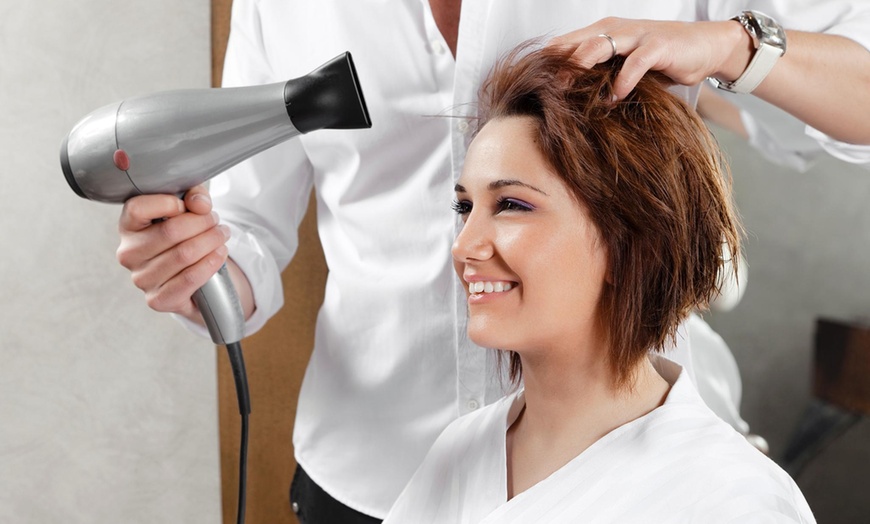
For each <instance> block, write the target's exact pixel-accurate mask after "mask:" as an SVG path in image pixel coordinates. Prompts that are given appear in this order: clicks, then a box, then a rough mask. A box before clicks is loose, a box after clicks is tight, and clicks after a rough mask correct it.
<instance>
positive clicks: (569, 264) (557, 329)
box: [453, 117, 607, 353]
mask: <svg viewBox="0 0 870 524" xmlns="http://www.w3.org/2000/svg"><path fill="white" fill-rule="evenodd" d="M533 129H534V127H533V120H532V119H531V118H529V117H508V118H501V119H496V120H493V121H490V122H489V123H487V124H486V125H485V126H484V128H483V129H481V131H480V133H479V134H478V135H477V137H476V138H475V139H474V141H473V142H472V143H471V146H470V147H469V150H468V155H467V157H466V160H465V165H464V167H463V169H462V176H461V177H460V179H459V182H458V183H457V185H456V204H455V206H456V210H457V212H458V213H459V214H460V215H461V216H462V220H463V221H464V223H465V225H464V226H463V228H462V231H461V232H460V233H459V235H458V236H457V238H456V241H455V242H454V244H453V265H454V268H455V269H456V274H457V275H459V278H460V279H462V282H463V283H464V284H465V287H466V295H467V297H468V311H469V323H468V334H469V336H470V337H471V339H472V340H473V341H474V342H475V343H477V344H479V345H481V346H484V347H490V348H498V349H505V350H513V351H518V352H520V353H522V352H523V351H524V350H526V351H528V350H536V349H542V348H552V347H554V345H555V346H559V345H561V346H563V347H568V348H571V347H576V345H577V341H578V340H591V339H590V337H594V336H596V335H598V333H597V331H596V329H597V328H596V326H597V325H598V323H597V322H596V318H597V307H598V301H599V297H600V295H601V291H602V287H603V285H604V281H605V277H606V274H607V255H606V253H605V248H604V247H603V246H602V245H601V243H600V242H598V232H597V229H596V228H595V226H594V224H593V223H592V222H591V221H590V220H589V218H588V217H587V214H586V211H585V209H584V208H583V207H581V205H580V204H579V203H578V202H577V201H576V200H575V199H574V198H573V197H572V195H571V193H570V192H569V190H568V188H567V187H566V186H565V184H564V183H563V182H562V180H561V178H559V177H558V176H557V175H556V174H555V173H554V171H553V169H552V167H550V165H549V163H548V162H547V161H546V160H545V159H544V157H543V155H542V154H541V152H540V151H539V150H538V147H537V145H536V144H535V139H534V134H533Z"/></svg>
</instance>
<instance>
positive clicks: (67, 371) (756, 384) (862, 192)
mask: <svg viewBox="0 0 870 524" xmlns="http://www.w3.org/2000/svg"><path fill="white" fill-rule="evenodd" d="M210 9H211V4H210V2H209V0H192V1H185V2H175V1H170V0H150V1H147V2H146V1H144V0H132V1H127V2H120V3H119V2H110V1H108V0H79V1H77V2H63V1H60V0H47V1H45V2H38V3H37V2H11V1H5V2H2V3H0V57H2V59H0V166H2V167H0V169H2V181H3V189H2V191H0V210H2V211H3V212H2V214H0V224H2V230H3V231H4V233H3V240H4V242H3V245H4V247H5V253H4V255H3V256H2V257H0V355H2V359H0V521H2V522H26V523H36V524H43V523H54V522H66V523H85V522H87V523H116V522H125V523H139V522H142V523H145V522H149V523H151V522H186V523H199V522H203V523H206V522H208V523H214V522H219V521H220V520H221V496H220V489H221V485H220V478H221V471H220V461H219V455H220V438H219V431H218V408H217V397H218V394H217V380H216V372H215V370H216V357H215V355H216V352H215V348H214V346H213V345H212V344H211V342H210V341H208V340H206V339H201V338H198V337H196V336H194V335H191V334H189V333H188V332H187V331H185V330H184V329H183V328H182V327H181V326H180V325H178V324H176V323H175V322H174V321H173V320H172V319H171V318H169V317H168V316H167V315H161V314H158V313H154V312H152V311H151V310H149V309H148V308H147V306H146V305H145V302H144V300H143V297H142V294H141V292H140V291H139V290H137V289H135V288H134V287H133V285H132V284H131V282H130V278H129V275H128V273H127V272H126V270H124V269H122V268H121V267H120V266H119V265H118V264H117V262H116V261H115V257H114V252H115V249H116V248H117V243H118V237H117V233H116V227H117V226H116V222H117V217H118V213H119V212H120V207H117V206H111V205H107V204H97V203H93V202H88V201H85V200H83V199H81V198H79V197H77V196H76V195H75V194H74V193H73V192H72V191H71V190H70V188H69V187H68V186H67V184H66V182H65V180H64V178H63V175H62V172H61V170H60V165H59V161H58V150H59V146H60V143H61V140H62V139H63V137H64V136H65V135H66V133H67V132H68V131H69V130H70V128H71V127H72V125H73V124H75V123H76V122H77V121H78V120H79V119H80V118H81V117H82V116H84V115H85V114H86V113H88V112H90V111H92V110H93V109H96V108H98V107H100V106H103V105H106V104H109V103H112V102H115V101H117V100H120V99H123V98H128V97H130V96H134V95H139V94H145V93H149V92H153V91H158V90H168V89H179V88H192V87H196V88H201V87H208V86H209V85H210V83H211V46H210ZM765 115H766V116H765V118H767V119H769V120H768V122H767V124H765V125H770V126H774V128H775V126H778V125H786V124H782V123H781V122H778V121H776V119H777V118H778V117H777V116H776V114H775V112H768V113H765ZM762 123H764V122H762ZM788 125H791V124H788ZM714 131H715V133H716V135H717V137H718V139H719V141H720V143H721V144H722V146H723V147H724V149H725V150H726V152H727V154H728V156H729V157H730V160H731V162H732V171H733V175H734V188H735V193H736V200H737V203H738V207H739V209H740V212H741V214H742V216H743V219H744V224H745V226H746V229H747V233H748V237H747V239H746V260H747V262H748V265H749V274H748V285H747V286H746V290H745V294H744V296H743V299H742V301H741V302H740V303H739V304H738V305H737V306H736V307H735V308H734V309H732V310H731V311H727V312H716V313H712V314H707V315H706V316H705V319H706V320H707V321H708V322H709V323H710V324H711V325H712V326H713V327H714V329H715V330H716V331H717V332H718V333H719V334H720V335H721V336H722V337H723V338H724V339H725V341H726V342H727V343H728V345H729V346H730V347H731V350H732V351H733V353H734V357H735V359H736V361H737V364H738V366H739V368H740V371H741V373H742V377H743V402H742V415H743V417H744V418H745V419H746V420H747V422H748V423H749V425H750V428H751V431H752V432H754V433H757V434H760V435H761V436H763V437H764V438H765V439H767V440H768V442H769V444H770V451H771V455H772V456H773V457H774V458H777V457H778V456H780V455H781V454H782V453H783V452H784V450H785V447H786V445H787V444H788V442H789V440H790V438H791V435H792V434H793V432H794V430H795V428H796V426H797V424H798V422H799V421H800V419H801V416H802V414H803V413H804V410H805V408H806V407H807V406H808V405H809V404H810V401H811V399H812V391H813V389H812V383H813V382H812V380H813V375H812V374H813V362H814V357H813V355H814V350H815V347H814V336H815V329H816V320H817V319H818V318H831V319H839V320H842V321H844V322H854V321H861V319H862V318H863V319H865V320H866V318H867V317H868V316H870V270H868V267H870V209H868V206H867V202H870V171H868V170H867V169H866V168H862V167H860V166H854V165H849V164H846V163H844V162H841V161H838V160H836V159H834V158H831V157H829V156H827V155H824V154H822V155H818V156H817V157H815V158H814V159H812V160H811V161H810V162H808V163H807V165H804V166H802V167H801V169H796V168H795V167H789V166H787V165H783V164H782V163H779V162H773V161H771V160H770V159H769V157H768V156H765V154H764V153H763V152H762V151H760V150H759V149H757V148H753V147H750V146H749V145H748V144H747V142H746V140H745V139H744V138H742V137H741V136H739V135H738V134H736V133H734V132H733V131H730V130H728V129H726V128H724V127H719V126H714ZM252 380H254V379H253V378H252ZM868 380H870V378H868ZM286 444H287V445H288V446H289V442H286ZM276 445H281V443H278V444H276ZM252 446H253V444H252ZM229 447H230V451H231V452H232V453H233V454H234V453H236V452H237V449H236V448H235V447H234V445H230V446H229ZM252 451H253V448H252ZM289 473H290V472H288V475H289ZM252 474H254V473H252V472H251V471H250V470H249V475H252ZM796 480H797V482H798V484H799V485H800V486H801V488H802V490H803V491H804V494H805V495H806V497H807V499H808V501H809V503H810V505H811V507H812V508H813V510H814V512H815V513H816V516H817V519H818V520H819V522H824V523H847V522H849V523H851V522H866V521H867V520H868V518H870V517H868V516H870V499H868V497H866V495H865V493H866V486H867V485H868V484H870V420H868V419H867V418H866V417H865V418H860V419H859V420H858V422H857V423H855V424H854V425H852V426H851V427H850V428H849V429H848V430H847V431H845V432H844V433H842V434H841V435H840V436H839V437H838V438H837V439H835V440H834V441H832V442H831V443H830V444H829V445H828V446H826V447H825V448H824V449H822V450H821V451H820V453H819V454H818V455H816V456H815V457H814V458H813V459H812V460H811V461H810V462H808V463H807V465H806V467H805V468H804V469H803V470H802V471H801V472H800V474H799V475H798V477H797V479H796ZM229 481H230V484H231V486H233V489H234V487H235V482H236V479H235V477H232V478H230V479H229ZM276 489H280V491H282V492H283V493H286V489H287V486H277V487H276ZM284 500H286V499H284ZM249 503H250V502H249ZM233 507H234V505H233Z"/></svg>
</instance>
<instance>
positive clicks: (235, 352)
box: [226, 342, 251, 524]
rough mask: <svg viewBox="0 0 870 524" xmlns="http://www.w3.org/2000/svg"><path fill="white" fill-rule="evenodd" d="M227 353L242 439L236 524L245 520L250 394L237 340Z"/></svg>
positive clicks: (230, 345)
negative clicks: (236, 400)
mask: <svg viewBox="0 0 870 524" xmlns="http://www.w3.org/2000/svg"><path fill="white" fill-rule="evenodd" d="M226 347H227V355H228V356H229V357H230V367H231V368H232V370H233V379H234V380H235V382H236V395H238V397H239V413H240V414H241V416H242V440H241V443H240V444H239V504H238V512H237V514H236V524H244V522H245V498H246V497H245V493H246V491H247V489H246V484H247V483H246V478H247V474H246V470H247V467H248V415H250V413H251V396H250V394H249V393H248V377H247V373H246V372H245V359H244V358H243V356H242V345H241V343H239V342H231V343H229V344H227V346H226Z"/></svg>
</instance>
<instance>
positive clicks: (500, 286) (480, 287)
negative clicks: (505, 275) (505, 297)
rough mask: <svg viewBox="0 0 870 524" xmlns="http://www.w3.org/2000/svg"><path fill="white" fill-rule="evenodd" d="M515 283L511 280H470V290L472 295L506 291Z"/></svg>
mask: <svg viewBox="0 0 870 524" xmlns="http://www.w3.org/2000/svg"><path fill="white" fill-rule="evenodd" d="M512 287H513V285H512V284H511V283H510V282H503V281H500V280H499V281H496V282H470V283H469V284H468V292H469V293H471V294H472V295H475V294H480V293H504V292H505V291H510V290H511V288H512Z"/></svg>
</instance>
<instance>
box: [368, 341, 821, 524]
mask: <svg viewBox="0 0 870 524" xmlns="http://www.w3.org/2000/svg"><path fill="white" fill-rule="evenodd" d="M652 360H653V363H654V365H656V368H657V371H658V372H659V374H661V375H662V377H663V378H664V379H665V380H667V381H668V382H669V383H670V384H671V390H670V392H669V393H668V395H667V398H666V399H665V402H664V403H663V404H662V405H661V406H659V407H658V408H656V409H655V410H653V411H651V412H650V413H648V414H646V415H644V416H643V417H640V418H638V419H636V420H634V421H632V422H629V423H627V424H625V425H622V426H620V427H618V428H616V429H614V430H613V431H611V432H610V433H608V434H606V435H605V436H604V437H602V438H601V439H600V440H598V441H597V442H595V443H594V444H592V445H591V446H590V447H589V448H587V449H586V450H585V451H583V452H582V453H580V455H578V456H577V457H575V458H574V459H572V460H571V461H570V462H569V463H568V464H566V465H564V466H563V467H562V468H560V469H558V470H557V471H555V472H553V473H552V474H551V475H550V476H549V477H547V478H545V479H544V480H542V481H540V482H539V483H537V484H535V485H534V486H532V487H531V488H529V489H527V490H526V491H524V492H522V493H520V494H518V495H517V496H515V497H514V498H512V499H510V500H508V499H507V488H506V486H507V478H506V470H507V465H506V462H505V456H506V451H505V435H506V432H507V429H508V428H509V427H510V425H511V424H512V423H513V422H514V420H516V418H517V416H518V415H519V413H520V412H521V410H522V408H523V406H524V402H523V392H522V390H521V391H519V392H517V393H515V394H512V395H509V396H507V397H505V398H503V399H501V400H499V401H498V402H496V403H495V404H492V405H489V406H487V407H486V408H484V409H482V410H479V411H477V412H475V413H472V414H470V415H466V416H464V417H462V418H460V419H459V420H457V421H455V422H453V423H452V424H451V425H450V426H448V428H447V429H446V430H445V431H444V433H442V434H441V436H440V437H438V440H437V441H436V442H435V444H434V445H433V446H432V449H431V450H430V451H429V454H428V455H427V456H426V459H425V460H424V461H423V464H422V465H421V466H420V469H418V470H417V472H416V473H415V474H414V478H413V479H412V480H411V482H410V483H409V484H408V486H407V487H406V488H405V490H404V491H403V492H402V494H401V496H400V497H399V500H398V501H397V502H396V505H395V506H394V507H393V509H392V511H391V512H390V514H389V516H388V517H387V519H386V520H385V521H384V524H406V523H408V524H410V523H413V524H531V523H552V524H556V523H565V524H569V523H570V524H575V523H579V522H582V523H584V524H589V523H620V524H629V523H644V524H663V523H680V524H687V523H698V524H715V523H726V522H728V523H735V524H737V523H739V524H753V523H774V522H775V523H784V522H794V523H810V522H815V519H814V518H813V515H812V512H811V511H810V508H809V506H808V505H807V503H806V500H805V499H804V497H803V495H802V494H801V492H800V491H799V490H798V488H797V486H796V485H795V483H794V482H793V481H792V479H791V478H790V477H789V476H788V474H786V472H785V471H783V470H782V469H781V468H780V467H779V466H777V465H776V464H775V463H774V462H773V461H771V460H770V459H769V458H767V457H766V456H765V455H763V454H762V453H760V452H759V451H757V450H756V449H755V448H753V447H752V446H751V445H749V444H748V443H747V442H746V439H745V438H744V437H743V436H742V435H740V434H739V433H737V432H736V431H734V429H732V428H731V426H729V425H728V424H726V423H725V422H723V421H722V420H721V419H719V418H718V417H717V416H716V415H715V414H713V412H712V411H710V409H709V408H707V406H706V405H705V404H704V402H703V401H702V400H701V398H700V396H699V395H698V393H697V391H696V390H695V388H694V386H693V385H692V383H691V381H690V380H689V378H688V376H687V375H686V373H685V372H684V371H682V368H681V367H680V366H679V365H677V364H674V363H673V362H670V361H668V360H666V359H664V358H661V357H652Z"/></svg>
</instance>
